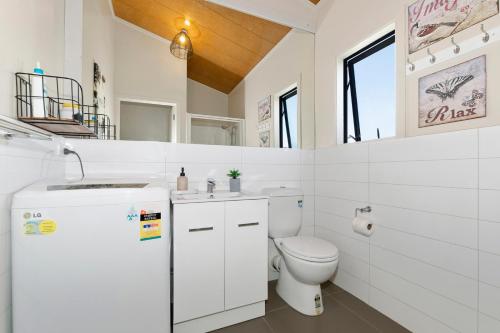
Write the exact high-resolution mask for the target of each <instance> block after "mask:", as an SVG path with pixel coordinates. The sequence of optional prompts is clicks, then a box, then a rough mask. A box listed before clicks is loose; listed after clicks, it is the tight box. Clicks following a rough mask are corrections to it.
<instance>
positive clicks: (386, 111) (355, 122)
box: [343, 31, 396, 143]
mask: <svg viewBox="0 0 500 333" xmlns="http://www.w3.org/2000/svg"><path fill="white" fill-rule="evenodd" d="M395 40H396V36H395V31H392V32H391V33H389V34H387V35H385V36H383V37H382V38H380V39H378V40H376V41H375V42H373V43H371V44H369V45H367V46H366V47H364V48H363V49H361V50H359V51H357V52H356V53H354V54H352V55H351V56H349V57H347V58H345V59H344V89H343V90H344V124H343V127H344V128H343V129H344V135H343V137H344V143H348V142H352V141H365V140H373V139H380V138H384V137H391V136H395V135H396V61H395V59H396V54H395V53H396V50H395Z"/></svg>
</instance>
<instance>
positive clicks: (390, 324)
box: [328, 292, 410, 333]
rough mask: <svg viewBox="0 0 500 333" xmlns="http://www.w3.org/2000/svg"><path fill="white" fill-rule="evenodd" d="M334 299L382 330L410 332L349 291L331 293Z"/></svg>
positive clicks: (401, 332) (389, 332)
mask: <svg viewBox="0 0 500 333" xmlns="http://www.w3.org/2000/svg"><path fill="white" fill-rule="evenodd" d="M328 297H330V298H332V299H333V300H334V301H336V302H338V303H340V304H342V305H343V306H345V307H347V308H348V309H350V310H351V311H352V312H353V313H355V314H356V315H358V316H360V317H361V318H363V319H364V320H365V321H367V322H369V323H370V324H371V325H372V326H374V327H375V328H376V329H377V330H379V331H380V332H387V333H408V332H410V331H408V330H407V329H406V328H404V327H403V326H401V325H399V324H398V323H396V322H395V321H393V320H392V319H390V318H389V317H387V316H385V315H384V314H382V313H380V312H378V311H377V310H375V309H374V308H372V307H371V306H369V305H368V304H366V303H365V302H363V301H361V300H360V299H358V298H357V297H355V296H353V295H351V294H349V293H348V292H343V293H338V294H333V295H329V296H328Z"/></svg>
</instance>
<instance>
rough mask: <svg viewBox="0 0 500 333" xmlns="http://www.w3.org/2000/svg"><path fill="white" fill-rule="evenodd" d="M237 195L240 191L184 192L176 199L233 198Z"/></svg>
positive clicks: (239, 194)
mask: <svg viewBox="0 0 500 333" xmlns="http://www.w3.org/2000/svg"><path fill="white" fill-rule="evenodd" d="M239 196H241V193H240V192H214V193H206V192H202V193H186V194H179V195H177V200H205V199H222V198H234V197H239Z"/></svg>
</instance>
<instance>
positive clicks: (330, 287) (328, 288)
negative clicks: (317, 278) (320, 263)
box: [321, 281, 345, 295]
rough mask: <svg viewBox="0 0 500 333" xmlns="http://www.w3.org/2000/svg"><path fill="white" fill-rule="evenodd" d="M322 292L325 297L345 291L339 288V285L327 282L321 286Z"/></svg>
mask: <svg viewBox="0 0 500 333" xmlns="http://www.w3.org/2000/svg"><path fill="white" fill-rule="evenodd" d="M321 292H322V293H323V295H333V294H338V293H344V292H345V291H344V290H343V289H341V288H339V287H338V286H337V285H335V284H333V283H331V282H330V281H327V282H325V283H323V284H322V285H321Z"/></svg>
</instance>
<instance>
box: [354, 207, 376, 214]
mask: <svg viewBox="0 0 500 333" xmlns="http://www.w3.org/2000/svg"><path fill="white" fill-rule="evenodd" d="M371 211H372V208H371V207H370V206H366V207H364V208H356V209H355V210H354V216H355V217H358V213H371Z"/></svg>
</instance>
